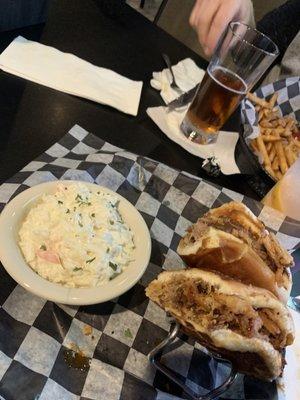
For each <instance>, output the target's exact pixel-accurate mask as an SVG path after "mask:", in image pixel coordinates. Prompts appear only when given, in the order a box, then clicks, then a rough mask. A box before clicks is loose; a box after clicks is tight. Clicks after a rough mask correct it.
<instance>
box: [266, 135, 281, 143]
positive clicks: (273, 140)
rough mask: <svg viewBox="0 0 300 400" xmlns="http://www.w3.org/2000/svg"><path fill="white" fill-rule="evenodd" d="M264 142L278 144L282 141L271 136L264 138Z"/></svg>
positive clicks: (277, 137)
mask: <svg viewBox="0 0 300 400" xmlns="http://www.w3.org/2000/svg"><path fill="white" fill-rule="evenodd" d="M262 138H263V141H264V142H277V141H279V140H280V137H279V136H274V135H269V136H262Z"/></svg>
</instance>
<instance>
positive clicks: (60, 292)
mask: <svg viewBox="0 0 300 400" xmlns="http://www.w3.org/2000/svg"><path fill="white" fill-rule="evenodd" d="M59 183H63V184H64V185H70V184H71V183H74V181H59ZM82 183H84V184H85V185H87V186H88V187H90V188H91V189H92V188H95V187H96V188H97V190H99V189H100V190H103V191H105V192H108V193H112V194H114V195H115V196H117V197H118V198H119V199H120V202H119V210H120V213H121V215H122V217H123V219H124V221H125V222H126V223H127V224H128V226H129V227H130V228H131V229H132V232H133V234H134V242H135V250H134V254H133V257H134V261H132V262H131V263H130V264H129V265H128V266H127V268H126V269H125V270H124V271H123V272H122V273H121V274H120V275H119V276H117V277H116V278H115V279H113V280H111V281H109V282H108V283H105V284H104V285H102V286H99V287H93V288H67V287H64V286H62V285H59V284H57V283H52V282H49V281H47V280H46V279H44V278H42V277H40V276H39V275H38V274H37V273H35V272H34V271H33V270H32V269H31V268H30V267H29V266H28V265H27V263H26V261H25V259H24V258H23V255H22V252H21V250H20V248H19V246H18V240H19V238H18V232H19V229H20V226H21V223H22V222H23V220H24V218H25V216H26V215H27V213H28V211H29V210H30V208H31V207H32V206H33V205H34V204H35V203H36V202H37V201H38V200H39V198H40V196H41V195H43V194H44V193H53V192H54V191H55V190H56V186H57V184H58V181H56V182H47V183H42V184H40V185H37V186H33V187H32V188H30V189H27V190H25V191H24V192H22V193H20V194H19V195H17V196H16V197H15V198H14V199H12V200H11V201H10V202H9V203H8V204H7V205H6V207H5V208H4V210H3V211H2V214H1V216H0V243H1V245H0V259H1V262H2V264H3V266H4V268H5V269H6V271H7V272H8V273H9V274H10V275H11V276H12V278H13V279H14V280H15V281H16V282H18V283H19V284H20V285H21V286H23V287H24V288H25V289H27V290H29V291H30V292H32V293H33V294H35V295H37V296H40V297H43V298H45V299H47V300H51V301H54V302H57V303H63V304H72V305H87V304H96V303H102V302H105V301H108V300H111V299H114V298H116V297H118V296H120V295H121V294H123V293H124V292H126V291H127V290H129V289H130V288H131V287H132V286H134V285H135V284H136V283H137V281H138V280H139V279H140V278H141V276H142V275H143V273H144V272H145V269H146V268H147V265H148V263H149V260H150V253H151V239H150V234H149V230H148V228H147V225H146V223H145V221H144V220H143V218H142V216H141V215H140V213H139V212H138V211H137V210H136V209H135V207H134V206H133V205H132V204H131V203H129V201H127V200H126V199H125V198H124V197H122V196H120V195H119V194H117V193H115V192H112V191H111V190H109V189H107V188H104V187H101V186H98V185H94V184H91V183H86V182H82Z"/></svg>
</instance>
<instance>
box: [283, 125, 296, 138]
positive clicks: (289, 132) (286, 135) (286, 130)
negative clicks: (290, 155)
mask: <svg viewBox="0 0 300 400" xmlns="http://www.w3.org/2000/svg"><path fill="white" fill-rule="evenodd" d="M292 133H293V132H292V131H290V130H288V128H287V126H286V127H285V129H284V131H283V132H281V134H280V136H282V137H288V136H291V134H292Z"/></svg>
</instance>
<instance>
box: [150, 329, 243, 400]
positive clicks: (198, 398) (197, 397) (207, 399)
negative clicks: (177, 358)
mask: <svg viewBox="0 0 300 400" xmlns="http://www.w3.org/2000/svg"><path fill="white" fill-rule="evenodd" d="M179 331H180V325H179V324H178V323H173V324H172V325H171V329H170V332H169V334H168V336H167V337H166V338H165V339H164V340H163V341H162V342H161V343H160V344H159V345H158V346H156V347H155V348H154V349H153V350H152V351H150V353H149V354H148V358H149V360H150V362H151V363H152V364H153V366H154V367H155V368H156V369H158V370H159V371H160V372H162V373H163V374H164V375H166V376H167V377H168V378H169V379H171V380H172V381H173V382H175V383H176V384H177V385H178V386H180V387H181V388H182V389H183V390H184V391H185V393H186V394H187V395H188V396H189V398H191V399H192V400H212V399H215V398H216V397H218V396H220V395H221V394H222V393H224V392H225V391H226V390H227V389H228V388H229V387H230V386H231V385H232V384H233V382H234V380H235V378H236V375H237V373H236V371H235V370H234V368H233V366H232V364H231V363H230V362H229V361H227V360H224V359H223V358H221V357H220V356H218V355H217V354H212V353H209V354H210V355H211V357H213V358H214V359H215V360H217V361H225V362H227V363H229V365H231V368H230V372H229V375H228V376H227V378H226V379H225V380H224V381H223V382H222V383H221V384H219V386H217V387H215V388H213V389H212V390H210V391H209V392H208V393H205V394H200V393H196V392H194V391H193V390H192V389H191V388H190V387H188V386H187V385H186V384H184V383H183V382H182V381H181V380H180V379H179V378H178V377H177V375H176V374H175V373H174V371H172V370H171V369H170V368H168V367H167V366H166V365H165V364H163V363H162V362H161V361H160V360H159V355H161V353H162V351H163V350H164V349H165V347H166V346H168V345H171V344H172V343H173V342H174V341H175V339H176V338H177V336H178V334H179Z"/></svg>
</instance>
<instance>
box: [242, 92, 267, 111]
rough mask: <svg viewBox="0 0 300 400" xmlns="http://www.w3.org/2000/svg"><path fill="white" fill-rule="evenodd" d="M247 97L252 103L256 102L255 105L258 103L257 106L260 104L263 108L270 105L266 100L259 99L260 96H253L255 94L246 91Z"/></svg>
mask: <svg viewBox="0 0 300 400" xmlns="http://www.w3.org/2000/svg"><path fill="white" fill-rule="evenodd" d="M247 97H248V99H249V100H250V101H252V102H253V103H254V104H257V105H259V106H261V107H264V108H271V107H270V104H269V103H268V102H267V101H266V100H264V99H261V98H260V97H257V96H255V94H253V93H250V92H248V93H247Z"/></svg>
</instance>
